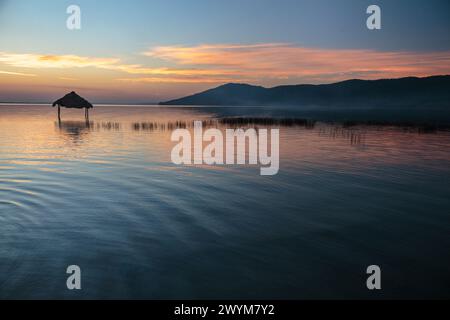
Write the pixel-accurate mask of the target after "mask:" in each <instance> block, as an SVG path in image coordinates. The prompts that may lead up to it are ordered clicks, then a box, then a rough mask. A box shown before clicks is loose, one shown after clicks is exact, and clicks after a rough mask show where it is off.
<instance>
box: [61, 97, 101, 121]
mask: <svg viewBox="0 0 450 320" xmlns="http://www.w3.org/2000/svg"><path fill="white" fill-rule="evenodd" d="M55 106H58V119H61V110H60V108H61V107H64V108H76V109H83V108H84V109H85V110H84V116H85V118H86V119H88V118H89V109H91V108H93V107H94V106H93V105H92V104H91V103H90V102H89V101H87V100H86V99H84V98H82V97H80V96H79V95H78V94H76V92H75V91H72V92H71V93H68V94H66V95H65V96H64V97H62V98H61V99H58V100H56V101H55V102H53V107H55Z"/></svg>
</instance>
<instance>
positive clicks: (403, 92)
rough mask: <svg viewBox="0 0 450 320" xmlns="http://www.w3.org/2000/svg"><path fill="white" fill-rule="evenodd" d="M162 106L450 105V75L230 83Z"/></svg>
mask: <svg viewBox="0 0 450 320" xmlns="http://www.w3.org/2000/svg"><path fill="white" fill-rule="evenodd" d="M160 104H161V105H207V106H278V105H280V106H347V107H348V106H355V107H356V106H358V107H359V106H361V107H377V106H383V107H388V106H396V107H403V106H419V107H427V106H437V107H449V104H450V76H449V75H445V76H432V77H425V78H417V77H407V78H399V79H381V80H356V79H355V80H347V81H342V82H337V83H332V84H321V85H310V84H302V85H285V86H278V87H273V88H264V87H261V86H253V85H249V84H238V83H229V84H225V85H222V86H219V87H217V88H214V89H210V90H206V91H204V92H201V93H197V94H194V95H191V96H187V97H184V98H180V99H176V100H171V101H166V102H161V103H160Z"/></svg>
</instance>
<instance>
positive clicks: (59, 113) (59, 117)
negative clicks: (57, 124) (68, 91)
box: [58, 106, 61, 121]
mask: <svg viewBox="0 0 450 320" xmlns="http://www.w3.org/2000/svg"><path fill="white" fill-rule="evenodd" d="M58 120H59V121H61V107H60V106H58Z"/></svg>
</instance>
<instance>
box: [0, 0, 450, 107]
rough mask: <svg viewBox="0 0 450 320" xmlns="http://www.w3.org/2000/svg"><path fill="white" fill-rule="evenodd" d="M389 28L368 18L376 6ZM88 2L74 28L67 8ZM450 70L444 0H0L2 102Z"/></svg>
mask: <svg viewBox="0 0 450 320" xmlns="http://www.w3.org/2000/svg"><path fill="white" fill-rule="evenodd" d="M372 4H375V5H378V6H379V7H380V8H381V26H382V28H381V30H369V29H368V28H367V27H366V19H367V18H368V16H369V15H368V14H367V13H366V9H367V7H368V6H369V5H372ZM70 5H78V6H79V7H80V9H81V29H80V30H69V29H68V28H67V27H66V20H67V18H68V17H69V14H67V13H66V9H67V7H68V6H70ZM437 74H450V2H449V1H448V0H395V1H392V0H390V1H387V0H340V1H336V0H226V1H225V0H171V1H167V0H146V1H140V0H127V1H120V0H117V1H106V0H96V1H91V0H70V1H65V0H58V1H55V0H40V1H30V0H0V101H5V102H12V101H16V102H48V101H52V100H56V99H57V98H59V97H60V96H62V95H63V94H65V93H67V92H68V91H72V90H75V91H77V92H78V93H80V94H82V95H84V96H85V97H86V98H88V100H90V101H92V102H94V103H95V102H97V103H99V102H105V103H106V102H108V103H146V102H148V103H151V102H159V101H164V100H168V99H172V98H178V97H181V96H184V95H187V94H192V93H195V92H199V91H202V90H205V89H209V88H212V87H216V86H219V85H221V84H224V83H228V82H238V83H250V84H255V85H262V86H266V87H272V86H277V85H284V84H301V83H312V84H319V83H332V82H336V81H341V80H346V79H353V78H359V79H379V78H398V77H404V76H430V75H437Z"/></svg>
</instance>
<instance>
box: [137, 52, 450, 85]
mask: <svg viewBox="0 0 450 320" xmlns="http://www.w3.org/2000/svg"><path fill="white" fill-rule="evenodd" d="M144 54H145V55H146V56H148V57H152V58H158V59H161V60H164V61H167V62H171V63H175V64H176V65H179V66H195V67H201V68H205V69H208V70H217V71H218V73H221V72H223V71H224V70H225V71H227V75H233V78H236V77H246V78H252V79H255V80H257V81H260V80H264V79H266V80H288V79H293V80H296V79H305V80H306V81H308V80H309V81H311V82H326V81H335V80H342V79H348V78H355V77H358V78H365V79H373V78H380V77H383V78H394V77H403V76H412V75H415V76H427V75H433V74H449V73H450V52H448V51H447V52H431V53H417V52H385V51H375V50H358V49H354V50H349V49H319V48H305V47H298V46H294V45H291V44H280V43H269V44H258V45H223V44H219V45H199V46H191V47H186V46H165V47H156V48H154V49H152V50H150V51H148V52H145V53H144Z"/></svg>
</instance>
